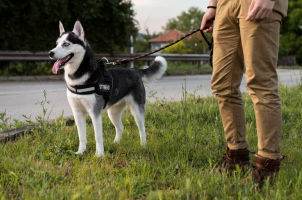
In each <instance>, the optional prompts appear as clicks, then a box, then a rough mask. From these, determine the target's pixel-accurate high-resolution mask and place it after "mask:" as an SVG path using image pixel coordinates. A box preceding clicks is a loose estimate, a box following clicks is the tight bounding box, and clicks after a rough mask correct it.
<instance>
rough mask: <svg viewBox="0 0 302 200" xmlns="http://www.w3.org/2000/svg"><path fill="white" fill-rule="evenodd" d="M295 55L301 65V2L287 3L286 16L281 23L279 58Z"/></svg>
mask: <svg viewBox="0 0 302 200" xmlns="http://www.w3.org/2000/svg"><path fill="white" fill-rule="evenodd" d="M288 55H296V58H297V62H298V63H299V64H300V65H302V0H291V1H289V2H288V16H287V18H285V19H284V20H283V21H282V25H281V34H280V49H279V56H280V57H282V56H288Z"/></svg>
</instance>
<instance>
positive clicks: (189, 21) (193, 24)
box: [163, 7, 204, 32]
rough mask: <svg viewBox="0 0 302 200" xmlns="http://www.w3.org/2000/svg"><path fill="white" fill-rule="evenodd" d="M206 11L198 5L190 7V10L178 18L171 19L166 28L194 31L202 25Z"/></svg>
mask: <svg viewBox="0 0 302 200" xmlns="http://www.w3.org/2000/svg"><path fill="white" fill-rule="evenodd" d="M203 14H204V12H202V11H201V10H200V9H199V8H197V7H191V8H189V10H188V12H182V13H181V14H180V15H178V16H177V17H176V18H172V19H169V21H168V22H167V24H166V26H165V27H163V29H164V30H166V31H167V30H173V29H177V30H179V31H183V32H184V31H193V30H195V29H198V28H199V27H200V23H201V20H202V17H203Z"/></svg>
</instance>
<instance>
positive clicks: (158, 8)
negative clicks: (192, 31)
mask: <svg viewBox="0 0 302 200" xmlns="http://www.w3.org/2000/svg"><path fill="white" fill-rule="evenodd" d="M131 1H132V3H133V4H134V7H133V8H134V12H135V13H136V15H135V17H134V18H135V19H136V20H137V21H138V22H139V29H140V30H139V32H140V33H146V29H147V28H148V30H149V32H150V33H151V34H152V33H154V32H156V33H158V32H161V31H163V30H162V27H163V26H165V25H166V23H167V22H168V20H169V19H172V18H176V17H177V16H178V15H180V14H181V12H183V11H185V12H187V11H188V10H189V8H190V7H193V6H194V7H199V8H200V9H201V10H202V11H206V9H207V6H208V3H209V0H131ZM200 22H201V19H200Z"/></svg>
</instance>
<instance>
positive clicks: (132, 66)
mask: <svg viewBox="0 0 302 200" xmlns="http://www.w3.org/2000/svg"><path fill="white" fill-rule="evenodd" d="M130 53H131V54H133V36H132V35H131V36H130ZM130 66H131V68H134V62H133V61H131V62H130Z"/></svg>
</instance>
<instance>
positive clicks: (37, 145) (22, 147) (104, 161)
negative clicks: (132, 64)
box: [0, 85, 302, 200]
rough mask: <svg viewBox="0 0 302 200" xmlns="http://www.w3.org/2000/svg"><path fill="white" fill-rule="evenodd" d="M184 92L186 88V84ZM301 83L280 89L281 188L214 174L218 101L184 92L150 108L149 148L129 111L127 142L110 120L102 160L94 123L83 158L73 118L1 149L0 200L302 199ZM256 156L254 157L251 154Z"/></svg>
mask: <svg viewBox="0 0 302 200" xmlns="http://www.w3.org/2000/svg"><path fill="white" fill-rule="evenodd" d="M184 88H185V86H184ZM301 89H302V87H301V85H300V86H297V87H294V88H289V87H284V86H281V87H280V95H281V99H282V111H283V122H282V124H283V138H282V151H283V153H284V154H285V155H286V156H287V157H286V159H285V160H284V161H283V162H282V165H281V169H280V173H279V176H278V177H277V178H276V180H275V182H274V185H269V184H268V183H267V184H265V186H264V188H263V189H262V190H257V189H256V187H255V185H253V184H252V182H250V183H248V184H247V185H241V184H240V183H239V182H240V179H241V178H243V177H245V175H243V174H240V173H234V174H232V175H231V176H228V175H227V174H225V173H223V174H219V173H217V172H216V171H215V168H216V166H217V165H218V163H219V162H220V161H221V157H222V154H223V152H224V146H225V142H224V135H223V132H224V131H223V127H222V123H221V119H220V114H219V109H218V104H217V102H216V100H215V99H214V98H212V97H209V98H200V97H198V96H196V95H194V94H189V95H187V93H186V91H183V100H182V101H180V102H166V101H164V100H159V101H157V102H156V103H154V104H148V105H147V110H146V111H147V113H146V131H147V142H148V143H147V145H146V147H145V148H143V147H141V146H140V144H139V136H138V131H137V127H136V125H135V121H134V119H133V118H132V117H131V115H130V112H128V111H126V113H125V115H124V117H123V119H122V121H123V124H124V126H125V130H124V133H123V137H122V140H121V143H120V144H118V145H117V144H114V143H113V140H114V136H115V129H114V127H113V125H112V124H111V122H110V120H109V118H108V117H107V115H106V114H104V115H103V129H104V144H105V156H104V157H103V158H96V157H95V156H94V153H95V140H94V133H93V127H92V125H91V121H88V120H87V121H88V126H87V128H88V129H87V137H88V144H87V147H88V149H87V150H86V151H85V153H84V154H83V155H76V154H74V151H76V150H77V147H78V138H77V129H76V126H75V124H74V120H73V119H70V118H68V119H64V118H62V117H61V118H59V119H56V120H54V121H53V122H52V124H48V123H46V122H45V123H46V124H45V125H44V126H43V127H44V128H41V129H35V130H34V131H33V132H32V133H31V134H29V133H28V134H25V135H24V136H22V137H21V138H19V139H18V140H17V141H14V142H8V143H6V144H1V145H0V152H1V157H0V158H1V159H0V199H33V200H35V199H104V200H106V199H149V200H151V199H301V198H302V194H301V187H302V173H301V170H299V169H301V167H302V162H301V156H300V155H301V145H302V140H301V138H302V132H301V130H302V123H301V117H302V112H301V109H297V108H301V106H302V105H301V98H302V93H301V92H300V91H301ZM243 99H244V106H245V111H246V120H247V132H248V134H247V139H248V141H249V143H250V149H256V147H257V134H256V133H257V130H256V120H255V115H254V111H253V110H254V108H253V105H252V101H251V99H250V98H249V97H248V95H244V97H243ZM251 157H252V155H251Z"/></svg>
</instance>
